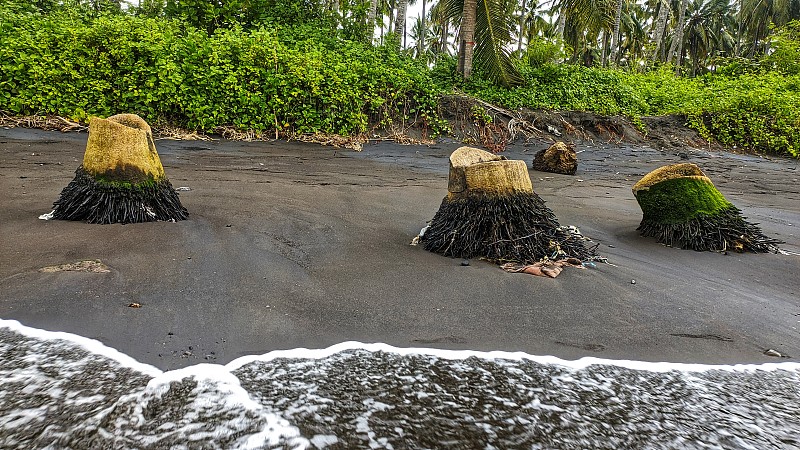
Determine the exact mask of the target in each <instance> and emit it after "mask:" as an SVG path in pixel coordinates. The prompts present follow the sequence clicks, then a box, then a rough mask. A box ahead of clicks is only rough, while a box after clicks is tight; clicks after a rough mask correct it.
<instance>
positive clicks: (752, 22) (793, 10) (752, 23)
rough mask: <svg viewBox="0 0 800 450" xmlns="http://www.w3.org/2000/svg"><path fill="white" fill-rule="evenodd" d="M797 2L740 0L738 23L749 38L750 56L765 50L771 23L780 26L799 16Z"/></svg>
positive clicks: (788, 0)
mask: <svg viewBox="0 0 800 450" xmlns="http://www.w3.org/2000/svg"><path fill="white" fill-rule="evenodd" d="M797 3H798V2H797V0H741V6H740V11H739V23H740V25H741V29H742V32H743V34H744V35H745V36H746V37H747V38H749V45H748V56H749V57H750V58H752V57H754V56H755V55H756V53H763V52H765V51H766V40H767V39H766V38H767V36H768V35H769V32H770V25H771V24H774V25H775V26H778V27H780V26H783V25H785V24H786V23H787V22H789V21H790V20H792V19H798V18H800V17H799V16H800V15H799V14H798V4H797ZM740 38H741V37H740Z"/></svg>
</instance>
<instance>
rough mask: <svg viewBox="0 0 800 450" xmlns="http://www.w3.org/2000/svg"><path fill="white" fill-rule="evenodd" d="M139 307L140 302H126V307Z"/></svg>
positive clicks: (140, 305)
mask: <svg viewBox="0 0 800 450" xmlns="http://www.w3.org/2000/svg"><path fill="white" fill-rule="evenodd" d="M141 307H142V304H141V303H136V302H133V303H129V304H128V308H141Z"/></svg>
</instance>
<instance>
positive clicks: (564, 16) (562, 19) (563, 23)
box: [556, 11, 567, 48]
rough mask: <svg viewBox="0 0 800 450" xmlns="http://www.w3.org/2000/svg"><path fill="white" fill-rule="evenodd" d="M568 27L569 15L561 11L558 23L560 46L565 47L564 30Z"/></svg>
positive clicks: (557, 31)
mask: <svg viewBox="0 0 800 450" xmlns="http://www.w3.org/2000/svg"><path fill="white" fill-rule="evenodd" d="M566 26H567V14H566V12H564V11H561V12H560V13H559V14H558V22H557V23H556V38H557V39H558V42H559V45H561V46H562V48H563V46H564V28H566Z"/></svg>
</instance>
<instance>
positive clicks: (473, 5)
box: [458, 0, 478, 80]
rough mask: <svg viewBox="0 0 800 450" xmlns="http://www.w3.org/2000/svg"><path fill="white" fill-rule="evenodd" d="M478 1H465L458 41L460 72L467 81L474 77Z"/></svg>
mask: <svg viewBox="0 0 800 450" xmlns="http://www.w3.org/2000/svg"><path fill="white" fill-rule="evenodd" d="M477 7H478V2H477V0H464V8H463V9H462V12H461V31H460V32H459V40H458V72H459V73H461V75H462V76H463V77H464V79H465V80H467V79H469V77H470V76H471V75H472V52H473V48H474V46H475V22H476V20H477V19H476V17H475V16H476V15H477Z"/></svg>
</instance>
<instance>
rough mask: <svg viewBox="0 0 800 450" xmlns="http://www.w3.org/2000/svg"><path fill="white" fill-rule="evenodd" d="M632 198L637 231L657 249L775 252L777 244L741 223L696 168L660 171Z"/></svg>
mask: <svg viewBox="0 0 800 450" xmlns="http://www.w3.org/2000/svg"><path fill="white" fill-rule="evenodd" d="M633 195H634V197H636V201H637V202H638V203H639V206H640V207H641V208H642V222H641V223H640V225H639V227H638V228H637V230H639V231H640V232H641V234H642V236H649V237H655V238H656V239H657V241H658V242H660V243H662V244H665V245H668V246H670V247H678V248H683V249H692V250H697V251H718V252H719V251H726V250H734V251H738V252H754V253H770V252H777V251H778V247H777V244H779V243H780V241H778V240H775V239H771V238H768V237H766V236H764V235H763V234H762V233H761V229H760V228H759V227H758V226H757V224H752V223H749V222H747V221H745V220H744V218H743V217H742V215H741V211H740V210H739V209H738V208H737V207H736V206H734V205H733V204H732V203H731V202H729V201H728V200H727V199H726V198H725V197H724V196H723V195H722V193H721V192H720V191H718V190H717V188H716V187H715V186H714V184H713V183H712V182H711V180H710V179H709V178H708V177H707V176H706V175H705V174H704V173H703V171H702V170H700V168H699V167H698V166H697V165H695V164H688V163H685V164H673V165H669V166H663V167H660V168H658V169H656V170H654V171H652V172H650V173H649V174H647V175H645V176H644V177H643V178H642V179H641V180H639V181H638V182H637V183H636V184H635V185H634V186H633Z"/></svg>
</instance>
